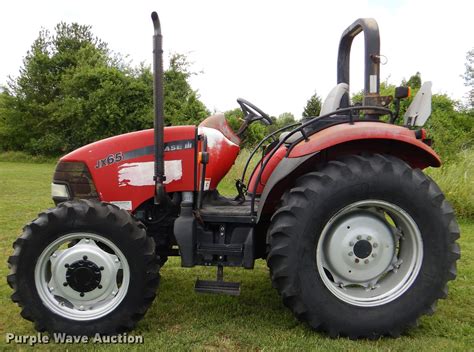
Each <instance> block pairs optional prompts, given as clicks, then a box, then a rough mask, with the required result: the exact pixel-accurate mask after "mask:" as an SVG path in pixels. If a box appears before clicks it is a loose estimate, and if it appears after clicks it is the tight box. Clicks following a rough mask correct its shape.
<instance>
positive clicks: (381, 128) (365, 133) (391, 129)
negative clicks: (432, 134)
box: [289, 122, 441, 166]
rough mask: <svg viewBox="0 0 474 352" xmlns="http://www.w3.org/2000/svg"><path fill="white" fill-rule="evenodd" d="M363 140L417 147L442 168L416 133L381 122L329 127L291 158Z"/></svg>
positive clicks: (296, 151)
mask: <svg viewBox="0 0 474 352" xmlns="http://www.w3.org/2000/svg"><path fill="white" fill-rule="evenodd" d="M363 139H367V140H368V139H385V140H396V141H400V142H404V143H407V144H410V145H413V146H416V147H418V148H420V149H422V150H424V151H425V152H427V153H428V154H429V155H430V156H431V157H432V158H433V159H434V161H435V165H433V166H440V165H441V159H440V158H439V156H438V155H437V154H436V153H435V151H434V150H433V149H431V148H430V147H428V146H427V145H426V144H424V143H423V142H422V141H420V140H418V139H416V137H415V132H414V131H412V130H409V129H408V128H405V127H401V126H396V125H391V124H385V123H380V122H356V123H354V124H353V125H350V124H341V125H336V126H333V127H329V128H327V129H325V130H322V131H320V132H318V133H316V134H313V135H312V136H310V137H309V141H307V142H304V141H302V142H300V143H299V144H298V145H297V146H295V147H294V148H293V149H292V150H291V152H290V155H289V157H290V158H298V157H300V156H304V155H308V154H311V153H314V152H316V151H320V150H323V149H327V148H329V147H332V146H334V145H337V144H342V143H345V142H349V141H356V140H363Z"/></svg>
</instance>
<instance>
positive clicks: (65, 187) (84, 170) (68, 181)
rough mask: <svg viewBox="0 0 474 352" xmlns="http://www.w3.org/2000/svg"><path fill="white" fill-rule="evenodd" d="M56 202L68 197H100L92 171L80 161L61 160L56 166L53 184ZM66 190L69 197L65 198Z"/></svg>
mask: <svg viewBox="0 0 474 352" xmlns="http://www.w3.org/2000/svg"><path fill="white" fill-rule="evenodd" d="M51 191H52V197H53V200H54V201H55V203H60V202H63V201H65V200H67V199H98V195H97V191H96V188H95V185H94V181H93V180H92V176H91V173H90V171H89V169H88V167H87V165H86V164H84V163H83V162H80V161H60V162H59V164H58V165H57V166H56V171H55V172H54V176H53V185H52V186H51ZM65 192H66V193H67V197H68V198H67V199H65V198H64V194H65Z"/></svg>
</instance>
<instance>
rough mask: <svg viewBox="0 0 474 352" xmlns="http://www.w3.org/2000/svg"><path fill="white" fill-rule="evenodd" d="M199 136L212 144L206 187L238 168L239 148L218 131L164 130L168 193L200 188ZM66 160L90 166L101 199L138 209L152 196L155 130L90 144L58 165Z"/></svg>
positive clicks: (212, 186)
mask: <svg viewBox="0 0 474 352" xmlns="http://www.w3.org/2000/svg"><path fill="white" fill-rule="evenodd" d="M198 134H205V135H206V136H207V140H208V152H209V163H208V165H207V168H206V176H205V179H206V182H205V189H209V190H212V189H215V188H216V187H217V185H218V184H219V182H220V181H221V179H222V178H223V177H224V176H225V175H226V174H227V172H228V171H229V169H230V168H231V167H232V165H233V164H234V161H235V159H236V157H237V155H238V153H239V150H240V148H239V146H238V144H236V143H234V142H232V141H231V140H229V139H228V138H227V137H226V136H225V135H224V134H223V133H222V132H221V131H220V130H218V129H216V128H212V127H206V126H200V127H199V128H197V127H196V126H172V127H165V131H164V143H165V145H164V148H165V176H166V180H165V189H166V192H168V193H171V192H182V191H195V190H197V187H198V184H199V183H198V180H199V179H200V169H201V168H200V167H197V153H198V152H199V151H201V141H200V140H199V139H198V138H197V136H198ZM67 162H82V163H84V164H85V165H86V166H87V168H88V170H89V172H90V175H91V178H92V181H93V183H94V185H95V188H96V191H97V195H98V197H99V199H100V200H102V201H106V202H111V203H115V204H117V205H119V206H120V207H122V208H124V209H126V210H129V211H134V210H135V209H136V208H137V207H138V206H139V205H140V204H142V203H143V202H144V201H146V200H148V199H150V198H152V197H153V195H154V181H153V174H154V144H153V130H152V129H149V130H143V131H137V132H131V133H127V134H123V135H119V136H114V137H111V138H107V139H103V140H100V141H97V142H94V143H91V144H88V145H86V146H84V147H81V148H79V149H77V150H75V151H73V152H71V153H69V154H67V155H65V156H64V157H62V158H61V159H60V164H63V165H64V163H67ZM58 169H59V164H58V167H57V170H58Z"/></svg>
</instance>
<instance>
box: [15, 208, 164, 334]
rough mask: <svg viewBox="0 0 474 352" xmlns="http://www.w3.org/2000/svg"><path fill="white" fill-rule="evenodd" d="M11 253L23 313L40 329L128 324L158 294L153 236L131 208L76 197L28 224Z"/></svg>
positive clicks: (108, 329)
mask: <svg viewBox="0 0 474 352" xmlns="http://www.w3.org/2000/svg"><path fill="white" fill-rule="evenodd" d="M13 246H14V249H15V252H14V254H13V255H12V256H11V257H10V258H9V261H8V262H9V264H10V269H11V271H10V275H9V276H8V283H9V284H10V286H11V287H12V288H13V290H14V293H13V295H12V300H13V301H14V302H16V303H18V304H19V305H20V306H21V307H22V311H21V315H22V316H23V317H24V318H26V319H28V320H31V321H33V322H35V328H36V329H37V330H39V331H44V330H47V331H49V332H65V333H67V334H71V335H93V334H95V333H100V334H117V333H121V332H124V331H127V330H130V329H131V328H132V327H133V326H134V325H135V324H136V322H137V321H138V320H139V319H140V318H141V317H142V316H143V315H144V313H145V312H146V310H147V309H148V307H149V306H150V305H151V303H152V302H153V299H154V297H155V291H156V289H157V286H158V283H159V274H158V269H159V266H158V264H157V257H156V255H155V244H154V241H153V239H151V238H150V237H148V236H147V235H146V231H145V228H144V226H143V225H142V224H141V223H139V222H138V221H136V220H135V219H134V218H133V217H132V216H131V215H130V214H128V213H127V212H126V211H124V210H121V209H119V208H117V207H116V206H114V205H111V204H106V203H100V202H96V201H83V200H80V201H71V202H65V203H62V204H60V205H59V206H58V207H57V208H54V209H51V210H49V211H47V212H44V213H41V214H40V215H39V216H38V218H37V219H36V220H34V221H33V222H31V223H30V224H28V225H27V226H25V228H24V232H23V234H22V236H21V237H19V238H18V239H17V240H16V241H15V243H14V245H13Z"/></svg>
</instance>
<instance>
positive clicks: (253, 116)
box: [237, 98, 273, 129]
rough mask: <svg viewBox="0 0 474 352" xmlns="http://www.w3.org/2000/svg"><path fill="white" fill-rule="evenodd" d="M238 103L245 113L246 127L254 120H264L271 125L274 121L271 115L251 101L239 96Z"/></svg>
mask: <svg viewBox="0 0 474 352" xmlns="http://www.w3.org/2000/svg"><path fill="white" fill-rule="evenodd" d="M237 103H238V104H239V105H240V108H241V109H242V111H243V112H244V114H245V117H244V120H245V122H246V123H244V125H246V126H245V127H247V126H248V125H250V124H251V123H252V122H255V121H262V122H263V123H264V124H265V125H271V124H272V123H273V121H272V119H271V118H270V116H268V115H267V114H265V113H264V112H263V111H262V110H260V109H259V108H257V107H256V106H255V105H253V104H252V103H251V102H249V101H247V100H245V99H242V98H238V99H237ZM242 127H243V126H242ZM241 129H242V128H241Z"/></svg>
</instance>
